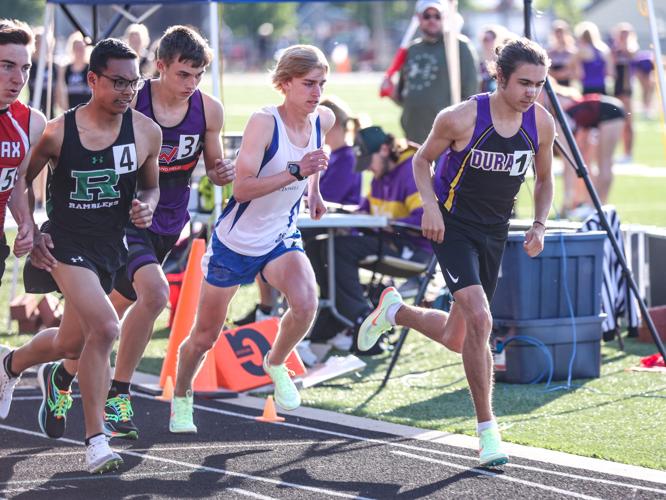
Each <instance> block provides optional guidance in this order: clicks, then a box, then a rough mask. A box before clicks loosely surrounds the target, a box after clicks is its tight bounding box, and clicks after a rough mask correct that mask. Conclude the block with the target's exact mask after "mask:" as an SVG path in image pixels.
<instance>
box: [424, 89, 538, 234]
mask: <svg viewBox="0 0 666 500" xmlns="http://www.w3.org/2000/svg"><path fill="white" fill-rule="evenodd" d="M489 97H490V94H478V95H475V96H472V97H471V98H470V99H475V100H476V125H475V126H474V133H473V135H472V139H471V140H470V141H469V143H468V144H467V145H466V146H465V148H464V149H463V150H462V151H454V150H453V149H451V148H449V149H447V150H446V151H445V152H444V155H443V158H442V161H441V162H440V164H439V166H438V168H437V173H436V176H435V192H436V194H437V199H438V200H439V202H440V203H442V204H443V205H444V209H445V210H446V211H447V212H449V213H450V214H452V215H453V216H454V217H457V218H460V219H463V220H466V221H469V222H473V223H477V224H484V225H501V224H507V223H508V221H509V218H510V216H511V210H512V208H513V204H514V201H515V198H516V195H517V194H518V191H519V189H520V185H521V184H522V182H523V180H524V179H525V172H527V169H528V168H531V167H532V165H533V164H534V156H535V155H536V153H537V151H538V150H539V136H538V133H537V127H536V116H535V109H534V106H532V107H531V108H529V109H528V110H527V111H526V112H525V113H523V120H522V123H521V125H520V128H519V129H518V132H516V134H515V135H514V136H513V137H509V138H506V137H502V136H501V135H499V134H498V133H497V131H496V130H495V127H494V126H493V121H492V118H491V115H490V99H489Z"/></svg>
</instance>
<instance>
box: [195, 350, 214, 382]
mask: <svg viewBox="0 0 666 500" xmlns="http://www.w3.org/2000/svg"><path fill="white" fill-rule="evenodd" d="M218 389H219V386H218V385H217V367H216V366H215V353H214V352H213V349H211V350H210V351H208V353H206V356H205V357H204V359H203V361H202V363H201V369H200V370H199V372H198V373H197V376H196V377H194V381H193V382H192V390H193V391H194V392H214V391H217V390H218Z"/></svg>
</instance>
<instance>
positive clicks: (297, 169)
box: [287, 162, 305, 181]
mask: <svg viewBox="0 0 666 500" xmlns="http://www.w3.org/2000/svg"><path fill="white" fill-rule="evenodd" d="M287 170H288V171H289V173H290V174H291V175H293V176H294V177H296V178H297V179H298V180H299V181H304V180H305V177H303V176H302V175H301V166H300V165H299V164H298V163H295V162H289V163H287Z"/></svg>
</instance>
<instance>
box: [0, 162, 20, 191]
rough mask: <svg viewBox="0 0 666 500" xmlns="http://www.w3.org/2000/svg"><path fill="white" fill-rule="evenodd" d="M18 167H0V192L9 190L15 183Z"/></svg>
mask: <svg viewBox="0 0 666 500" xmlns="http://www.w3.org/2000/svg"><path fill="white" fill-rule="evenodd" d="M17 175H18V168H17V167H14V168H0V192H4V191H9V190H10V189H11V188H13V187H14V184H15V183H16V176H17Z"/></svg>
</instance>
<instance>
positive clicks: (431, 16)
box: [422, 12, 442, 21]
mask: <svg viewBox="0 0 666 500" xmlns="http://www.w3.org/2000/svg"><path fill="white" fill-rule="evenodd" d="M422 16H423V19H424V20H426V21H429V20H430V19H437V20H438V21H439V20H441V19H442V16H441V14H438V13H437V14H430V13H429V12H426V13H425V14H423V15H422Z"/></svg>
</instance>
